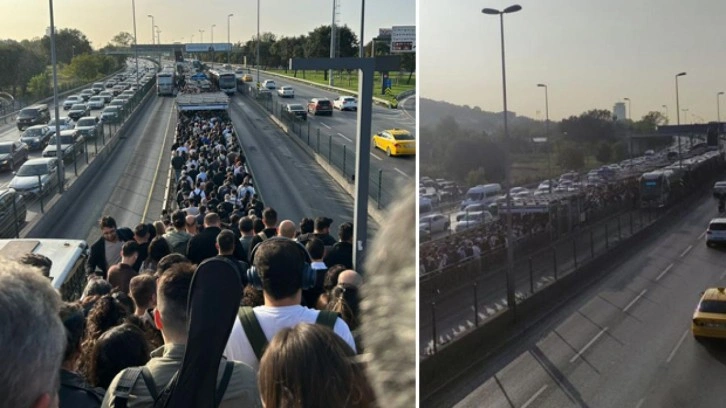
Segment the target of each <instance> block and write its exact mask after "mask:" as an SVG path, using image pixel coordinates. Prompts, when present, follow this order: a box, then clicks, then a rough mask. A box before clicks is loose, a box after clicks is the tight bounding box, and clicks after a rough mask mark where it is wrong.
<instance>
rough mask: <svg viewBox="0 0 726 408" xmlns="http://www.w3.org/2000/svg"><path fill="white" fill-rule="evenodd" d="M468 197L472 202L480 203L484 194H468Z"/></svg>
mask: <svg viewBox="0 0 726 408" xmlns="http://www.w3.org/2000/svg"><path fill="white" fill-rule="evenodd" d="M466 197H467V198H468V199H469V200H471V201H480V200H481V199H482V198H484V193H468V194H467V195H466Z"/></svg>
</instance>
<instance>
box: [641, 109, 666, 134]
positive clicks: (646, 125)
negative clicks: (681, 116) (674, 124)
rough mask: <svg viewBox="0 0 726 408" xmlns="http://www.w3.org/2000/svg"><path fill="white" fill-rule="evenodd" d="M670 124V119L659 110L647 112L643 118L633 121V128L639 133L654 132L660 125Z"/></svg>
mask: <svg viewBox="0 0 726 408" xmlns="http://www.w3.org/2000/svg"><path fill="white" fill-rule="evenodd" d="M666 124H668V119H666V117H665V116H663V114H662V113H660V112H658V111H650V112H648V113H646V114H645V115H644V116H643V118H642V119H640V120H639V121H637V122H635V123H633V130H634V131H636V132H638V133H654V132H655V131H656V129H657V128H658V126H662V125H666Z"/></svg>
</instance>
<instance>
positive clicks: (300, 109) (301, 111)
mask: <svg viewBox="0 0 726 408" xmlns="http://www.w3.org/2000/svg"><path fill="white" fill-rule="evenodd" d="M285 113H286V114H287V116H288V118H290V119H294V118H300V119H302V120H307V119H308V112H307V111H306V110H305V107H304V106H302V105H300V104H299V103H288V104H287V105H285Z"/></svg>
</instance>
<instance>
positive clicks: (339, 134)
mask: <svg viewBox="0 0 726 408" xmlns="http://www.w3.org/2000/svg"><path fill="white" fill-rule="evenodd" d="M338 136H340V137H342V138H343V139H345V140H347V141H349V142H351V143H353V141H352V140H350V139H348V138H347V137H345V135H344V134H342V133H340V132H338Z"/></svg>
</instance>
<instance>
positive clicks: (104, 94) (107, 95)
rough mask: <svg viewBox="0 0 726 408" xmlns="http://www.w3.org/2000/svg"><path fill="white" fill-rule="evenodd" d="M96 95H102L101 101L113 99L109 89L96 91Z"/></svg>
mask: <svg viewBox="0 0 726 408" xmlns="http://www.w3.org/2000/svg"><path fill="white" fill-rule="evenodd" d="M98 96H100V97H103V103H104V104H106V103H109V102H111V100H112V99H113V93H111V92H109V91H101V92H99V93H98Z"/></svg>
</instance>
